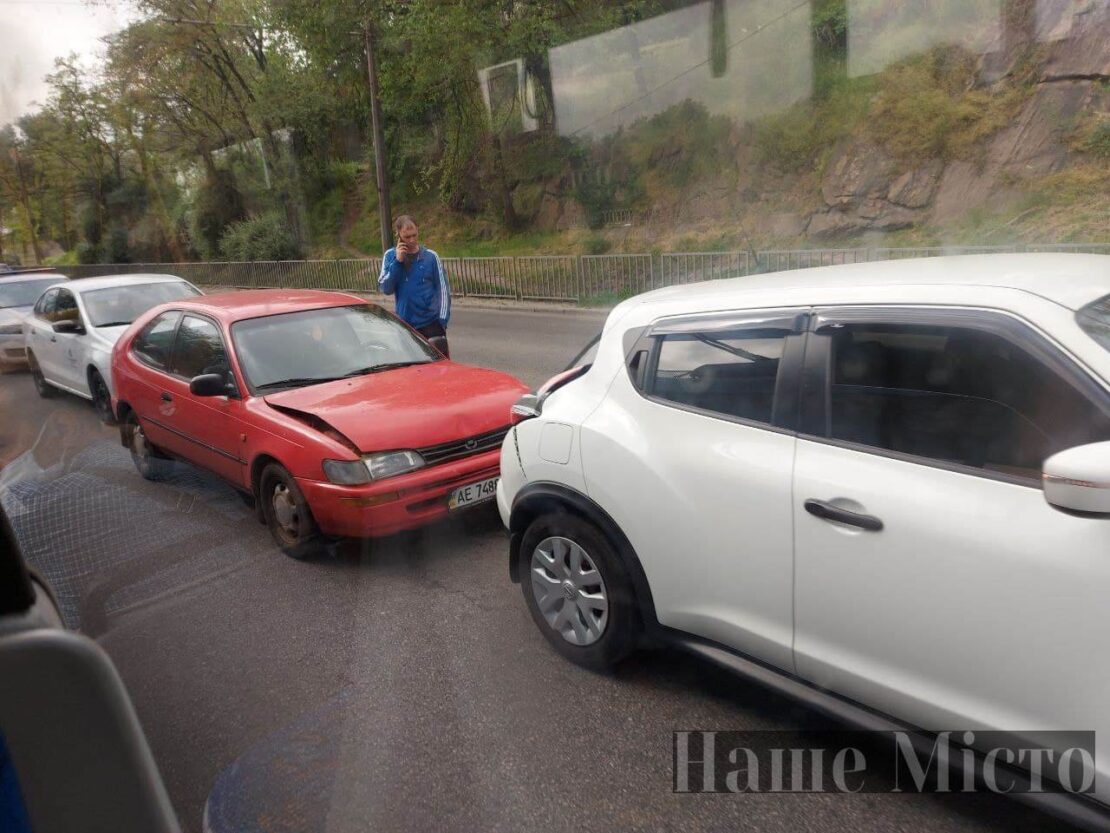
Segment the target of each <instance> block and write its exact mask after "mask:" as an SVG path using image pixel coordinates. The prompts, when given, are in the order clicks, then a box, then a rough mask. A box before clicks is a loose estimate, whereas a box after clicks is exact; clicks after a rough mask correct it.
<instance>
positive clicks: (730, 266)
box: [56, 243, 1110, 303]
mask: <svg viewBox="0 0 1110 833" xmlns="http://www.w3.org/2000/svg"><path fill="white" fill-rule="evenodd" d="M989 252H1090V253H1096V254H1110V243H1051V244H1047V243H1046V244H1022V245H1013V246H918V247H907V248H870V249H864V248H846V249H794V250H785V249H781V250H768V251H761V252H755V253H754V255H755V257H754V263H753V257H752V256H751V255H750V254H749V253H748V252H740V251H733V252H667V253H664V254H659V255H652V254H608V255H581V256H576V255H536V256H528V257H445V258H443V267H444V269H445V270H446V272H447V275H448V279H449V281H450V283H451V289H452V292H453V293H454V294H456V295H459V296H470V297H475V298H503V299H507V300H518V301H519V300H537V301H565V302H573V303H583V302H587V303H588V302H599V301H600V302H604V301H607V300H614V299H618V298H624V297H629V296H631V295H635V294H637V293H640V292H645V291H647V290H649V289H656V288H659V287H664V286H674V285H678V284H687V283H694V282H700V281H709V280H720V279H722V278H735V277H743V276H745V275H750V274H752V273H756V272H778V271H785V270H791V269H805V268H809V267H814V266H832V265H837V264H845V263H863V262H868V261H877V260H896V259H900V258H916V257H935V256H939V255H954V254H983V253H989ZM381 264H382V261H381V258H379V257H370V258H362V259H354V258H352V259H347V260H297V261H251V262H244V263H127V264H93V265H88V266H62V267H58V268H57V270H56V271H59V272H62V273H64V274H66V275H68V276H69V277H71V278H88V277H96V276H100V275H118V274H137V273H158V274H172V275H178V276H179V277H182V278H185V279H186V280H189V281H192V282H193V283H195V284H198V285H204V286H220V287H227V288H241V289H254V288H261V287H279V288H285V289H330V290H341V291H345V292H357V293H362V294H374V293H377V292H378V274H379V273H380V271H381Z"/></svg>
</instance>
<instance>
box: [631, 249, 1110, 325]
mask: <svg viewBox="0 0 1110 833" xmlns="http://www.w3.org/2000/svg"><path fill="white" fill-rule="evenodd" d="M871 287H882V288H883V292H882V296H883V301H884V302H891V301H892V300H893V299H894V298H896V296H897V295H898V290H899V288H905V289H906V293H905V294H906V296H907V300H911V299H912V300H917V299H919V298H920V295H921V292H920V290H921V288H922V287H928V288H929V290H930V296H931V299H932V300H934V301H935V302H937V303H961V302H973V301H974V296H975V293H976V290H979V289H985V288H991V289H1010V290H1016V291H1020V292H1026V293H1030V294H1033V295H1038V296H1040V297H1042V298H1046V299H1048V300H1049V301H1052V302H1054V303H1057V304H1059V305H1061V306H1063V307H1066V308H1067V309H1071V310H1076V309H1079V308H1080V307H1083V306H1085V305H1086V304H1089V303H1091V302H1093V301H1096V300H1098V299H1099V298H1102V297H1104V296H1106V295H1110V255H1087V254H989V255H960V256H951V257H928V258H914V259H904V260H887V261H875V262H869V263H853V264H846V265H843V266H821V267H818V268H815V269H797V270H793V271H788V272H775V273H770V274H765V275H752V276H749V277H741V278H728V279H725V280H717V281H706V282H703V283H695V284H686V285H682V286H672V287H667V288H664V289H657V290H654V291H652V292H647V293H645V294H643V295H637V296H636V297H634V298H630V299H629V300H627V301H625V302H624V303H622V304H621V305H620V307H624V308H625V310H624V312H626V313H630V314H631V315H629V316H628V317H627V318H625V322H626V323H632V322H631V321H630V320H629V319H630V318H635V319H637V320H645V321H646V320H654V319H655V318H658V317H660V316H665V315H672V314H676V313H686V312H693V311H696V310H698V309H702V310H706V311H709V310H724V309H743V308H744V307H745V306H747V305H749V304H750V305H751V306H753V307H754V306H760V307H769V306H776V305H780V304H781V305H782V306H798V305H799V304H807V303H814V304H823V305H827V304H830V303H832V304H836V303H859V302H860V298H861V296H865V295H866V290H867V289H868V288H871ZM911 290H917V291H916V292H913V291H911ZM841 296H842V297H841ZM807 299H809V300H807ZM620 307H618V309H619V308H620ZM614 312H616V311H614ZM616 317H617V316H616V315H613V316H610V320H613V319H615V318H616Z"/></svg>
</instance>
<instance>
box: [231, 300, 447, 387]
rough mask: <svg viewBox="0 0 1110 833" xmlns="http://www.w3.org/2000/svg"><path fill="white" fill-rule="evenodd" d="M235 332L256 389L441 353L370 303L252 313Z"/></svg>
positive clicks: (359, 371)
mask: <svg viewBox="0 0 1110 833" xmlns="http://www.w3.org/2000/svg"><path fill="white" fill-rule="evenodd" d="M231 336H232V339H233V340H234V342H235V349H236V351H237V352H238V355H239V364H240V366H241V367H242V369H243V374H244V375H245V376H246V377H247V382H248V384H250V385H251V387H252V388H254V389H255V390H271V391H272V390H277V389H280V388H291V387H300V386H303V385H311V384H317V383H319V382H327V381H331V380H334V379H343V378H348V377H352V376H361V375H365V374H367V373H374V372H377V371H379V370H386V369H390V368H396V367H404V366H407V365H412V364H425V363H427V362H432V361H436V360H437V359H440V358H442V357H441V356H440V354H439V353H438V352H436V350H434V349H433V348H432V347H431V346H430V345H428V344H427V342H425V341H423V340H422V339H420V338H419V337H417V336H416V335H415V334H414V333H413V332H412V331H411V330H410V329H408V327H406V326H404V325H403V324H401V323H400V322H399V321H397V320H396V319H395V318H393V317H392V316H391V315H389V314H388V313H386V312H384V311H383V310H381V309H380V308H378V307H375V306H371V305H370V304H358V305H353V306H349V307H328V308H325V309H314V310H305V311H303V312H290V313H285V314H283V315H270V316H266V317H265V318H252V319H249V320H247V321H240V322H239V323H237V324H235V325H234V326H233V327H232V328H231Z"/></svg>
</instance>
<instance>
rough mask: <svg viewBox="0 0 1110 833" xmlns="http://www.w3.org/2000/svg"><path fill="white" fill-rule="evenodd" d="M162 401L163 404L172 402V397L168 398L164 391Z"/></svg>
mask: <svg viewBox="0 0 1110 833" xmlns="http://www.w3.org/2000/svg"><path fill="white" fill-rule="evenodd" d="M162 401H163V402H173V397H172V396H170V395H169V394H168V393H166V392H165V391H162Z"/></svg>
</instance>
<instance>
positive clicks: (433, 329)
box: [416, 321, 451, 358]
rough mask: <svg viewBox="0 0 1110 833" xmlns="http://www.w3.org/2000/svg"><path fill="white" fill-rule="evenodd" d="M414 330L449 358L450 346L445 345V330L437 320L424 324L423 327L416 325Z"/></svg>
mask: <svg viewBox="0 0 1110 833" xmlns="http://www.w3.org/2000/svg"><path fill="white" fill-rule="evenodd" d="M416 332H418V333H420V335H422V336H424V338H426V339H428V341H429V342H431V345H432V346H433V347H435V348H436V349H437V350H439V352H441V353H442V354H443V355H445V356H446V357H447V358H451V348H450V347H448V346H447V331H446V330H445V329H443V325H442V324H440V323H439V322H438V321H433V322H432V323H431V324H425V325H424V326H423V327H417V328H416Z"/></svg>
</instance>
